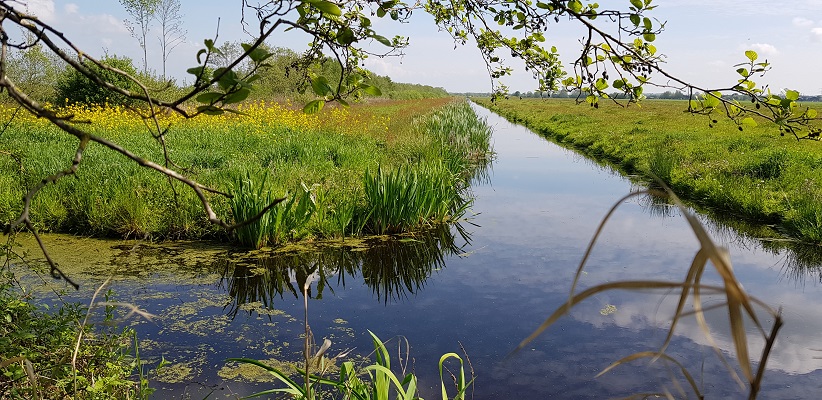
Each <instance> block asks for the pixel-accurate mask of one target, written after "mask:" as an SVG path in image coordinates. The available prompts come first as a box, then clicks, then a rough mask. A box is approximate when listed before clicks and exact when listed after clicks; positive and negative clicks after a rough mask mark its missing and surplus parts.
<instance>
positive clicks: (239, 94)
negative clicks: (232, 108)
mask: <svg viewBox="0 0 822 400" xmlns="http://www.w3.org/2000/svg"><path fill="white" fill-rule="evenodd" d="M250 94H251V89H249V88H241V89H239V90H237V91H236V92H233V93H231V94H229V95H228V96H227V97H226V98H225V99H224V100H223V103H225V104H233V103H239V102H241V101H243V100H245V99H247V98H248V95H250Z"/></svg>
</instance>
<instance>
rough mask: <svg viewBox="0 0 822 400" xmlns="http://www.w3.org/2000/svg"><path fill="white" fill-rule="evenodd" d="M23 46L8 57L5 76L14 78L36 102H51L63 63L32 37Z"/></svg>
mask: <svg viewBox="0 0 822 400" xmlns="http://www.w3.org/2000/svg"><path fill="white" fill-rule="evenodd" d="M27 42H28V43H32V44H31V45H29V46H25V47H23V48H21V49H18V50H16V51H12V52H11V53H10V54H9V55H8V59H7V63H6V70H5V72H6V74H8V75H9V76H12V77H14V78H15V80H16V81H17V82H18V85H19V86H20V88H21V89H23V90H25V91H26V92H27V93H29V95H30V96H31V97H32V98H33V99H35V100H38V101H41V102H43V101H52V100H54V96H55V93H56V91H55V87H54V82H57V77H58V75H59V74H60V71H62V70H63V68H64V67H65V63H64V62H63V60H61V59H60V58H59V57H57V56H56V55H55V54H54V53H52V52H50V51H46V50H45V49H43V45H42V44H40V43H37V42H36V41H35V40H34V38H33V37H31V36H29V37H28V38H27Z"/></svg>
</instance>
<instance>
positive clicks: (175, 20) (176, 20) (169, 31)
mask: <svg viewBox="0 0 822 400" xmlns="http://www.w3.org/2000/svg"><path fill="white" fill-rule="evenodd" d="M154 18H155V19H156V21H157V23H158V24H159V25H160V36H159V37H158V39H159V41H160V51H161V54H162V57H163V75H162V77H163V79H164V80H165V79H166V64H167V63H168V56H169V54H171V52H172V51H174V49H175V48H176V47H177V46H179V45H180V43H183V42H184V41H185V40H186V33H188V32H187V31H186V30H185V29H184V28H183V14H181V13H180V0H160V2H159V4H157V9H156V12H155V14H154ZM143 41H145V38H143ZM144 55H145V53H144ZM143 72H147V71H146V70H145V65H144V70H143Z"/></svg>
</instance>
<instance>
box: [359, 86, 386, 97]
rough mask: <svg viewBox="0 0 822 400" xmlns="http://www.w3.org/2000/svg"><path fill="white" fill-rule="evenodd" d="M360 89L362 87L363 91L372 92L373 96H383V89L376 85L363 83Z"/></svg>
mask: <svg viewBox="0 0 822 400" xmlns="http://www.w3.org/2000/svg"><path fill="white" fill-rule="evenodd" d="M360 89H362V91H363V92H365V93H366V94H370V95H372V96H382V91H380V88H378V87H376V86H372V85H367V84H364V83H363V84H361V85H360Z"/></svg>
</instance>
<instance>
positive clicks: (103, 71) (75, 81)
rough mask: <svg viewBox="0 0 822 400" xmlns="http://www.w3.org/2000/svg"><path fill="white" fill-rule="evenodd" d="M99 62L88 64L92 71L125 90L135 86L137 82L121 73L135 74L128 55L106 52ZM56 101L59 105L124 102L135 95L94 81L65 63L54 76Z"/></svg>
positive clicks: (129, 102)
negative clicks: (122, 55) (128, 94)
mask: <svg viewBox="0 0 822 400" xmlns="http://www.w3.org/2000/svg"><path fill="white" fill-rule="evenodd" d="M100 63H101V64H102V66H98V65H95V64H92V65H89V66H88V68H89V69H90V70H91V72H92V73H94V74H95V75H97V76H100V77H101V78H103V79H105V80H106V81H107V82H109V83H111V84H112V85H113V86H114V87H116V88H118V89H122V90H127V91H132V90H135V89H137V87H138V86H137V85H135V84H134V82H133V81H131V80H130V79H128V78H127V77H125V76H123V74H122V73H126V74H129V75H132V76H135V75H137V71H136V69H135V68H134V64H133V63H132V61H131V59H130V58H127V57H117V56H106V57H103V58H102V59H100ZM121 72H122V73H121ZM55 103H56V104H59V105H62V104H65V103H68V104H77V103H80V104H99V105H103V104H110V105H126V106H127V105H131V104H133V103H134V99H133V98H131V97H129V96H127V95H124V94H123V93H120V92H117V91H114V90H111V89H109V88H106V87H104V86H100V85H97V84H95V83H94V82H92V81H91V80H90V79H89V78H88V77H87V76H86V75H84V74H82V73H81V72H80V71H77V70H76V69H74V68H70V67H66V68H65V69H64V70H63V72H62V73H61V75H60V77H59V78H58V79H57V87H56V99H55Z"/></svg>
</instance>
